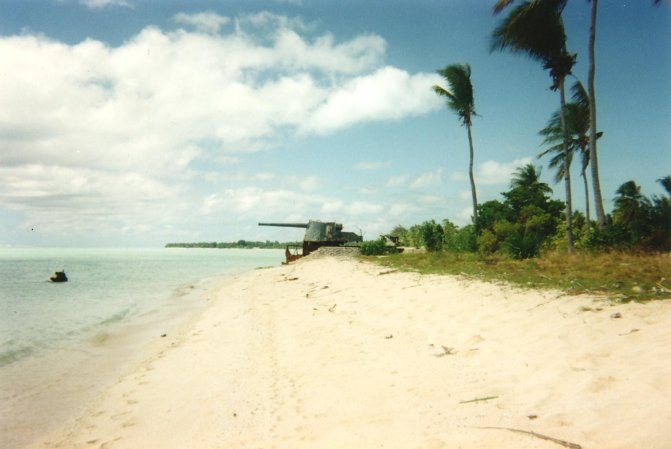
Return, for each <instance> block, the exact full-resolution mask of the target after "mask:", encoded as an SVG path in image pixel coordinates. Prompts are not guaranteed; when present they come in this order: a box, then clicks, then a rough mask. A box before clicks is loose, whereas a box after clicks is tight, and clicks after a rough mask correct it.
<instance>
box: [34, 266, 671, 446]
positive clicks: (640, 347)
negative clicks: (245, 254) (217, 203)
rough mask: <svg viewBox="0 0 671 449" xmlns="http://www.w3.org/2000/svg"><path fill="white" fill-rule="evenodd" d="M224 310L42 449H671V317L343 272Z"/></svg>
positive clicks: (260, 285)
mask: <svg viewBox="0 0 671 449" xmlns="http://www.w3.org/2000/svg"><path fill="white" fill-rule="evenodd" d="M215 296H216V297H213V298H212V299H211V301H210V302H211V304H210V305H209V306H208V307H207V308H206V310H205V311H204V312H203V313H202V314H201V315H200V316H199V317H198V318H197V319H196V320H194V321H193V322H191V323H190V324H189V325H188V326H185V327H184V328H183V331H182V332H181V333H180V334H175V335H168V336H167V337H165V338H161V339H158V340H159V341H158V342H157V343H156V347H155V348H153V349H152V350H151V351H150V352H149V354H151V355H150V356H149V357H148V358H147V359H146V360H144V361H143V362H142V363H141V364H139V365H138V366H135V367H133V368H132V369H131V370H130V371H129V372H128V373H127V374H125V375H124V376H123V377H121V378H119V379H118V382H116V383H115V384H114V385H113V386H112V387H111V388H109V389H108V390H107V391H106V392H105V393H104V394H103V395H101V396H100V397H99V398H97V399H96V400H95V401H93V402H92V403H90V404H86V410H87V411H86V413H84V414H83V416H81V417H79V418H78V419H77V420H75V421H73V422H69V423H66V424H65V425H64V426H63V428H62V429H61V430H59V431H58V432H56V433H54V434H51V435H49V436H48V437H47V438H46V439H44V441H42V442H40V443H38V444H36V445H34V447H35V448H63V449H76V448H124V449H132V448H138V449H153V448H161V449H170V448H174V449H189V448H193V449H210V448H236V449H237V448H250V449H251V448H254V449H259V448H278V449H284V448H286V449H300V448H310V449H318V448H324V449H335V448H398V449H401V448H403V449H410V448H417V449H420V448H421V449H439V448H450V449H452V448H465V449H466V448H497V449H499V448H539V449H540V448H549V449H551V448H559V447H569V448H584V449H616V448H621V449H624V448H627V449H630V448H647V449H666V448H669V447H671V443H670V442H671V406H669V403H670V400H671V301H657V302H651V303H648V304H635V303H634V304H625V305H623V304H618V305H612V304H611V303H609V302H608V301H605V300H603V299H598V298H594V297H588V296H578V297H576V296H565V295H562V294H560V293H558V292H555V291H538V290H519V289H515V288H511V287H508V286H502V285H493V284H487V283H483V282H479V281H473V280H467V279H460V278H456V277H446V276H424V275H419V274H415V273H402V272H390V270H388V269H386V268H382V267H379V266H376V265H373V264H370V263H364V262H360V261H357V260H355V259H345V258H333V257H325V258H312V257H310V258H306V259H303V260H301V261H299V262H297V263H294V264H292V265H288V266H281V267H276V268H268V269H260V270H255V271H253V272H249V273H246V274H244V275H240V276H237V277H235V278H232V279H229V280H226V281H224V282H223V283H222V285H221V286H220V288H219V289H218V293H217V294H216V295H215ZM616 313H618V314H619V316H620V317H619V318H616V317H615V316H617V315H614V314H616Z"/></svg>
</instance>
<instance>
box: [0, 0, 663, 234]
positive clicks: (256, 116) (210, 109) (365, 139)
mask: <svg viewBox="0 0 671 449" xmlns="http://www.w3.org/2000/svg"><path fill="white" fill-rule="evenodd" d="M492 3H493V1H486V0H441V1H439V0H413V1H410V0H388V1H363V0H361V1H354V0H345V1H337V2H336V1H325V0H283V1H254V0H244V1H242V0H239V1H213V0H189V1H186V0H183V1H177V0H2V1H1V2H0V54H1V55H2V58H0V65H1V66H2V67H1V70H0V74H1V77H2V81H1V82H0V99H1V104H2V108H0V130H1V131H0V245H5V246H24V245H28V246H32V245H36V246H160V245H162V244H164V243H166V242H169V241H230V240H238V239H259V240H265V239H270V240H275V239H278V240H288V239H300V237H301V232H300V230H295V231H294V230H286V229H272V228H259V227H258V226H256V223H257V222H259V221H304V220H308V219H322V220H329V221H330V220H335V221H338V222H342V223H344V224H345V227H346V229H350V230H355V231H358V230H362V231H363V232H364V236H365V237H367V238H375V237H376V236H377V235H378V234H379V233H384V232H388V231H389V230H391V228H392V227H393V226H394V225H396V224H402V225H405V226H409V225H412V224H415V223H420V222H421V221H423V220H427V219H437V220H442V219H443V218H449V219H450V220H452V221H453V222H455V223H457V224H459V225H464V224H467V223H468V221H469V216H470V190H469V184H468V177H467V167H468V143H467V137H466V130H465V129H464V128H463V127H461V126H460V125H459V122H458V121H457V118H456V116H454V114H452V113H450V112H449V111H448V110H447V108H446V107H445V105H444V103H443V102H442V100H441V99H440V98H438V97H437V96H436V95H435V94H434V93H433V92H432V90H431V86H432V85H433V84H436V83H441V82H442V80H441V79H440V77H439V76H438V75H437V74H436V72H435V71H436V70H437V69H439V68H441V67H444V66H445V65H448V64H452V63H462V62H466V63H469V64H470V65H471V67H472V83H473V86H474V92H475V104H476V110H477V111H478V113H479V114H480V116H479V117H477V118H476V119H475V121H474V125H473V138H474V145H475V166H476V170H475V176H476V184H477V186H478V197H479V200H480V201H481V202H484V201H487V200H491V199H497V198H500V192H502V191H505V190H506V189H507V188H508V183H509V181H510V175H511V173H512V172H513V171H514V170H515V169H516V168H517V167H519V166H520V165H523V164H526V163H529V162H531V163H534V164H535V165H537V166H539V167H541V166H542V167H543V168H542V170H543V179H544V180H546V181H547V182H548V183H550V184H551V186H552V187H553V189H554V195H555V197H556V198H558V199H563V195H564V194H563V192H564V189H563V186H562V185H558V184H554V183H553V182H552V172H551V170H550V169H548V168H546V167H545V165H546V161H543V160H538V159H536V155H537V154H538V153H539V152H540V151H541V150H542V147H541V142H542V139H541V138H540V137H539V136H538V130H540V129H541V128H543V127H544V126H545V124H546V122H547V120H548V119H549V117H550V116H551V115H552V113H553V112H554V111H555V110H556V109H557V107H558V104H559V99H558V95H557V93H555V92H552V91H550V90H549V85H550V80H549V77H548V75H547V74H546V73H545V72H544V71H543V70H542V68H541V67H540V65H539V64H537V63H535V62H533V61H530V60H529V59H527V58H525V57H523V56H520V55H513V54H509V53H494V54H492V53H490V52H489V45H488V42H489V35H490V33H491V31H492V29H493V28H494V27H495V25H496V23H497V22H498V21H499V20H500V17H495V16H492V14H491V5H492ZM651 3H652V2H651V1H650V2H648V1H645V0H629V1H624V0H620V1H615V0H603V1H601V2H600V4H599V5H600V15H599V19H598V20H599V22H598V36H597V101H598V112H599V116H598V118H599V128H600V130H602V131H603V132H604V137H603V138H602V139H601V140H600V145H599V155H600V173H601V181H602V191H603V193H604V197H605V203H606V204H605V206H606V208H607V209H608V210H610V209H611V207H612V198H613V196H614V192H615V190H616V189H617V187H618V186H619V185H620V184H622V183H623V182H625V181H628V180H630V179H634V180H635V181H636V182H638V183H639V184H640V185H641V186H642V190H643V192H644V193H645V194H647V195H652V194H661V192H662V190H661V188H660V187H659V186H658V184H657V183H656V182H655V180H656V179H658V178H661V177H663V176H666V175H669V174H671V127H670V126H669V124H671V7H669V6H668V5H667V4H664V5H662V6H659V7H652V6H651ZM564 20H565V24H566V28H567V34H568V36H569V42H568V44H569V49H570V50H571V51H572V52H575V53H577V54H578V63H577V65H576V66H575V69H574V74H575V75H576V76H577V77H578V78H579V79H581V80H582V81H583V82H584V81H585V80H586V75H587V37H588V26H589V7H588V2H586V1H578V0H571V1H570V2H569V5H568V7H567V9H566V10H565V12H564ZM573 179H574V181H573V197H574V205H575V208H576V209H583V207H584V200H583V196H584V194H583V190H582V183H581V180H580V178H579V176H578V172H577V167H576V170H574V178H573Z"/></svg>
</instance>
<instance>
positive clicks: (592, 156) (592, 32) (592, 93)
mask: <svg viewBox="0 0 671 449" xmlns="http://www.w3.org/2000/svg"><path fill="white" fill-rule="evenodd" d="M591 3H592V5H591V6H592V7H591V11H590V22H589V45H588V59H589V68H588V71H587V89H588V91H589V97H588V98H589V113H590V115H589V162H590V167H591V168H592V188H593V189H594V208H595V209H596V210H595V212H596V221H597V223H598V224H599V227H600V228H603V227H604V226H606V213H605V212H604V210H603V197H602V196H601V182H600V181H599V160H598V157H597V151H596V141H597V139H598V138H599V137H598V132H597V128H596V89H595V87H594V76H595V73H596V61H595V56H594V44H595V42H596V16H597V9H598V0H591ZM587 221H588V222H589V218H588V220H587Z"/></svg>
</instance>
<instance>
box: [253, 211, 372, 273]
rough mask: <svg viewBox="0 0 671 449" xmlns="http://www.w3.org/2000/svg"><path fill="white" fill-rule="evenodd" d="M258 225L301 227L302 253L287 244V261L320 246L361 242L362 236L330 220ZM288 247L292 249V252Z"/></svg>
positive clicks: (263, 224) (304, 254) (262, 224)
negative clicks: (302, 233)
mask: <svg viewBox="0 0 671 449" xmlns="http://www.w3.org/2000/svg"><path fill="white" fill-rule="evenodd" d="M259 226H275V227H280V228H303V229H305V236H304V237H303V247H302V253H301V254H298V251H297V250H298V249H299V248H300V247H296V246H295V245H290V246H287V248H286V258H287V263H289V262H291V261H293V260H296V259H299V258H301V257H303V256H307V255H308V254H310V253H312V252H314V251H316V250H318V249H319V248H321V247H322V246H342V245H344V244H345V243H349V242H361V241H363V238H362V237H361V236H360V235H358V234H355V233H354V232H345V231H343V230H342V228H343V226H342V224H340V223H335V222H332V221H328V222H323V221H317V220H310V221H308V222H307V223H259ZM290 247H292V248H293V249H294V251H293V252H292V251H291V249H290Z"/></svg>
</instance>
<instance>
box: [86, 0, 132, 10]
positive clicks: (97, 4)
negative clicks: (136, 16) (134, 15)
mask: <svg viewBox="0 0 671 449" xmlns="http://www.w3.org/2000/svg"><path fill="white" fill-rule="evenodd" d="M80 3H81V4H82V5H84V6H86V7H87V8H89V9H101V8H106V7H109V6H123V7H126V8H133V5H132V4H131V3H129V2H127V1H125V0H80Z"/></svg>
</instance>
